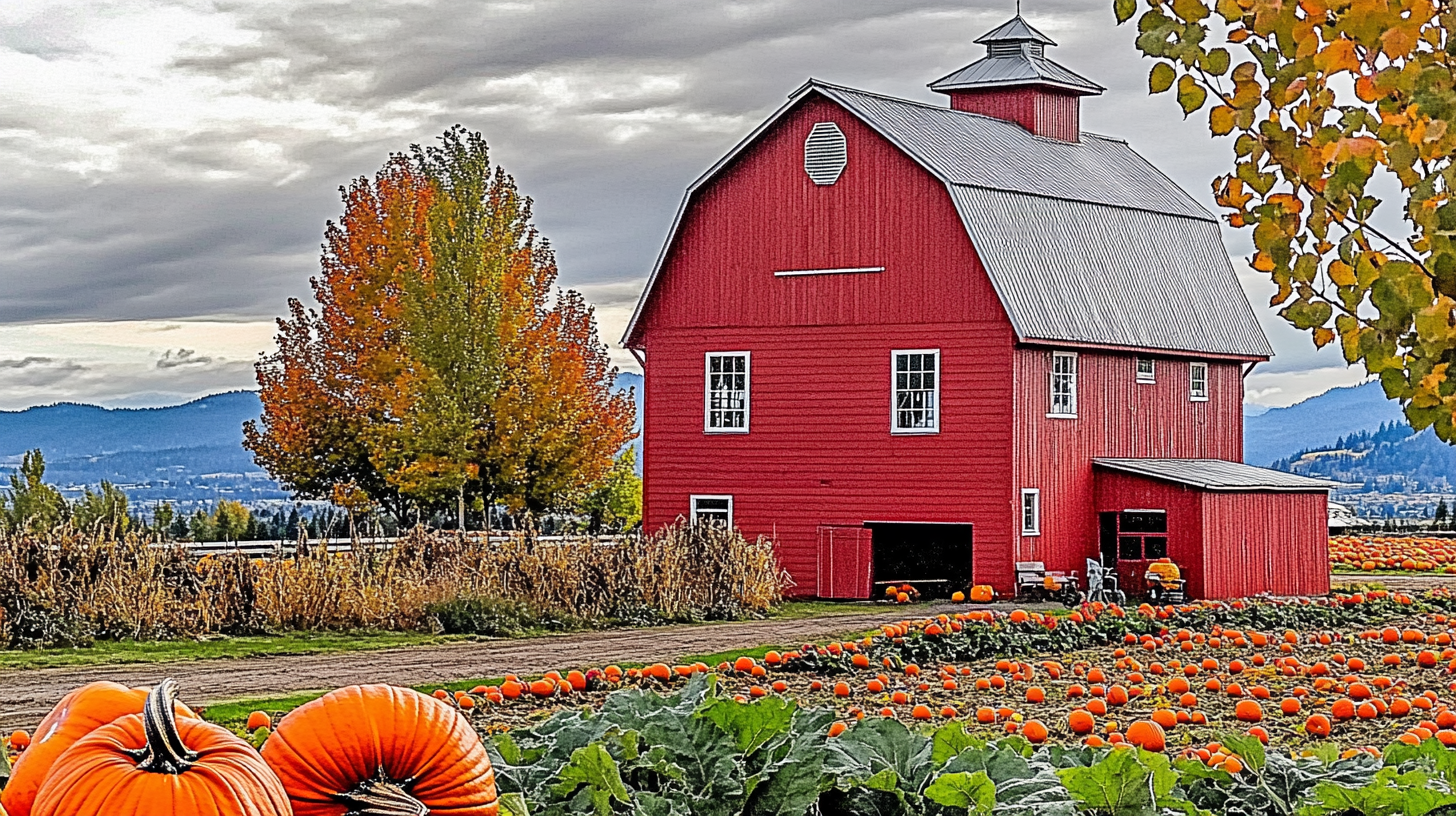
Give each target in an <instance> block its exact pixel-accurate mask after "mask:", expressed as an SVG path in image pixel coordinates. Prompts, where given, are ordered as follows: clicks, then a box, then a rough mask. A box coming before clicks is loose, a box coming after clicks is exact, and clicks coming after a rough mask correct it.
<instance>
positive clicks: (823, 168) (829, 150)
mask: <svg viewBox="0 0 1456 816" xmlns="http://www.w3.org/2000/svg"><path fill="white" fill-rule="evenodd" d="M848 161H849V148H848V146H847V144H846V143H845V139H844V131H842V130H840V129H839V125H836V124H834V123H833V122H820V123H818V124H816V125H814V128H813V129H812V130H810V131H809V138H808V139H805V140H804V172H806V173H808V174H809V178H811V179H813V180H814V183H815V184H817V185H819V186H821V187H826V186H828V185H830V184H833V183H834V182H836V181H839V175H840V174H841V173H843V172H844V165H845V164H847V163H848Z"/></svg>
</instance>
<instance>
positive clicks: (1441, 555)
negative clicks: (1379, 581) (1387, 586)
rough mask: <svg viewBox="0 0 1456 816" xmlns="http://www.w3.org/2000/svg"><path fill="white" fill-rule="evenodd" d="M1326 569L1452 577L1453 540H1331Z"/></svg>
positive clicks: (1454, 565) (1455, 568) (1454, 568)
mask: <svg viewBox="0 0 1456 816" xmlns="http://www.w3.org/2000/svg"><path fill="white" fill-rule="evenodd" d="M1330 566H1331V567H1332V568H1333V569H1335V570H1336V571H1343V572H1357V571H1358V572H1440V573H1445V574H1447V575H1456V539H1453V538H1434V537H1426V536H1368V535H1367V536H1334V537H1332V538H1331V539H1330Z"/></svg>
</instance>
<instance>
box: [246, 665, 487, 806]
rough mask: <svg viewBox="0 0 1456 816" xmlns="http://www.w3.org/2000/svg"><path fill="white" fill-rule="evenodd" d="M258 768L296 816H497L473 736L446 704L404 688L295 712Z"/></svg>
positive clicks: (369, 691) (481, 749)
mask: <svg viewBox="0 0 1456 816" xmlns="http://www.w3.org/2000/svg"><path fill="white" fill-rule="evenodd" d="M263 759H265V760H266V761H267V762H268V765H269V766H270V767H272V768H273V770H274V772H276V773H277V774H278V778H279V779H281V780H282V781H283V787H284V788H285V789H286V790H287V791H288V798H289V799H291V800H292V802H293V812H294V814H295V816H342V814H344V813H346V812H349V811H350V809H351V807H352V808H354V809H356V810H358V811H359V812H364V813H372V812H375V811H374V810H363V809H362V808H363V807H364V806H365V805H366V803H367V804H369V805H371V806H374V807H376V808H377V809H378V810H379V812H383V813H395V812H399V813H415V812H420V813H424V812H429V813H449V814H451V816H496V813H497V810H498V808H499V804H498V803H497V801H496V798H497V797H496V787H495V771H494V769H492V768H491V765H490V757H489V756H487V754H486V751H485V746H484V745H482V744H481V742H480V737H479V736H477V735H476V733H475V729H473V728H471V726H470V723H469V722H467V721H466V719H465V718H464V717H463V716H462V715H461V714H460V713H459V712H458V711H456V710H455V709H454V707H452V706H450V705H449V704H446V703H442V702H440V701H439V700H435V699H433V698H430V697H427V696H425V695H423V694H420V693H419V692H416V691H412V690H410V689H406V688H398V687H395V686H387V685H371V686H349V687H347V688H342V689H339V690H338V691H333V692H330V693H328V694H325V695H324V696H323V697H320V698H319V699H317V700H314V701H313V702H310V703H307V704H305V705H303V706H300V707H299V708H297V709H295V710H294V711H293V712H292V713H291V714H289V715H288V716H286V717H284V718H283V719H282V720H281V721H280V722H279V723H278V726H277V728H275V729H274V731H273V735H272V736H270V737H269V738H268V742H267V743H265V744H264V746H263ZM386 803H387V805H388V807H385V806H384V805H385V804H386ZM389 808H394V809H393V810H390V809H389Z"/></svg>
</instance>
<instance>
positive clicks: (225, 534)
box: [212, 499, 253, 541]
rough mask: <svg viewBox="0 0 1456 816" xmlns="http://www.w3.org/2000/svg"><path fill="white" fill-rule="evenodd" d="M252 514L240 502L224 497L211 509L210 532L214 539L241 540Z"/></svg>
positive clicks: (244, 536)
mask: <svg viewBox="0 0 1456 816" xmlns="http://www.w3.org/2000/svg"><path fill="white" fill-rule="evenodd" d="M252 521H253V514H252V513H251V512H249V511H248V508H246V507H244V506H243V505H242V503H240V502H235V501H231V500H228V499H224V500H222V501H220V502H218V503H217V507H216V508H214V509H213V511H212V532H213V536H214V537H215V538H214V539H213V540H215V541H243V540H245V539H246V538H247V533H248V527H249V526H250V525H251V524H252Z"/></svg>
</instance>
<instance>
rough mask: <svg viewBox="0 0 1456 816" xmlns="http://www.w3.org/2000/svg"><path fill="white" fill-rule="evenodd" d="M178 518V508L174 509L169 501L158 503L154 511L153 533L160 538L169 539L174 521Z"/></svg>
mask: <svg viewBox="0 0 1456 816" xmlns="http://www.w3.org/2000/svg"><path fill="white" fill-rule="evenodd" d="M176 517H177V510H176V508H174V507H172V503H171V502H169V501H164V502H158V503H157V506H156V508H155V509H153V510H152V531H153V532H154V533H156V535H157V537H158V538H167V537H168V536H169V535H170V534H171V530H172V521H173V519H175V518H176Z"/></svg>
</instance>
